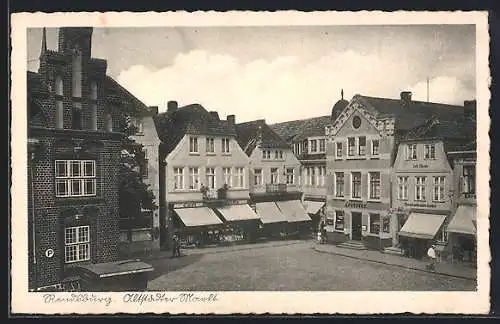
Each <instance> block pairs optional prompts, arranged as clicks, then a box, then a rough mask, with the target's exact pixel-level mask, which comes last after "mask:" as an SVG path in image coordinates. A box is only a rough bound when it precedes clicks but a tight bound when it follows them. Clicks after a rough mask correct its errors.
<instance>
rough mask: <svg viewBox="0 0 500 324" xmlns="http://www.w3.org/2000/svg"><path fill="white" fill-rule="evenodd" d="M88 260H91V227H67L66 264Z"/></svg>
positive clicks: (65, 233) (65, 237)
mask: <svg viewBox="0 0 500 324" xmlns="http://www.w3.org/2000/svg"><path fill="white" fill-rule="evenodd" d="M87 260H90V227H89V226H76V227H66V228H65V229H64V262H65V263H73V262H80V261H87Z"/></svg>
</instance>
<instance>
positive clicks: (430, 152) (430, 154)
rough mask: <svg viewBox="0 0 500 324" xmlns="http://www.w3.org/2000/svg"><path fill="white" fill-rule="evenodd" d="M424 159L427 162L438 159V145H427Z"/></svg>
mask: <svg viewBox="0 0 500 324" xmlns="http://www.w3.org/2000/svg"><path fill="white" fill-rule="evenodd" d="M424 158H425V159H426V160H429V159H435V158H436V145H435V144H425V145H424Z"/></svg>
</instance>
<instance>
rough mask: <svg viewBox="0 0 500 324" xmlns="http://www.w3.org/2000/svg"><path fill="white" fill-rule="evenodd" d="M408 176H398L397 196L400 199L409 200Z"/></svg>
mask: <svg viewBox="0 0 500 324" xmlns="http://www.w3.org/2000/svg"><path fill="white" fill-rule="evenodd" d="M408 179H409V177H408V176H398V177H397V185H398V187H397V191H398V192H397V197H398V200H408Z"/></svg>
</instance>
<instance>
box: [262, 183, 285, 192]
mask: <svg viewBox="0 0 500 324" xmlns="http://www.w3.org/2000/svg"><path fill="white" fill-rule="evenodd" d="M266 192H268V193H272V192H278V193H280V192H286V184H285V183H274V184H266Z"/></svg>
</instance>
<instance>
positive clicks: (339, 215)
mask: <svg viewBox="0 0 500 324" xmlns="http://www.w3.org/2000/svg"><path fill="white" fill-rule="evenodd" d="M335 230H336V231H343V230H344V211H343V210H336V211H335Z"/></svg>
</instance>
